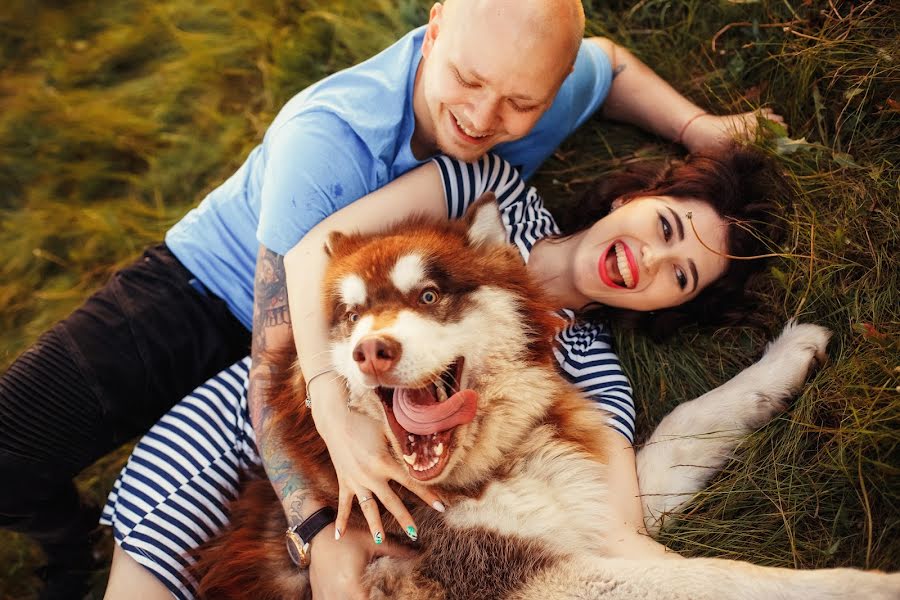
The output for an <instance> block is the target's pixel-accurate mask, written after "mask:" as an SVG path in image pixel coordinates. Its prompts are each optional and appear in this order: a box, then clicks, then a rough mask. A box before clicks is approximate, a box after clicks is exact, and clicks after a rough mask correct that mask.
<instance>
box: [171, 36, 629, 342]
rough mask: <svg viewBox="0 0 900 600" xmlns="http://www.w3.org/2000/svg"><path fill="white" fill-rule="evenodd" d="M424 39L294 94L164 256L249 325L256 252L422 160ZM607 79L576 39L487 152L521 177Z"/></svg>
mask: <svg viewBox="0 0 900 600" xmlns="http://www.w3.org/2000/svg"><path fill="white" fill-rule="evenodd" d="M424 32H425V28H424V27H420V28H418V29H415V30H413V31H411V32H410V33H408V34H406V35H405V36H403V37H402V38H401V39H400V40H399V41H397V42H396V43H395V44H393V45H392V46H390V47H389V48H387V49H385V50H384V51H382V52H381V53H379V54H377V55H376V56H374V57H372V58H370V59H369V60H367V61H365V62H363V63H360V64H358V65H356V66H354V67H351V68H349V69H345V70H343V71H340V72H338V73H335V74H334V75H331V76H330V77H327V78H326V79H323V80H322V81H320V82H318V83H316V84H314V85H311V86H310V87H308V88H306V89H305V90H303V91H302V92H300V93H299V94H297V95H296V96H294V97H293V98H292V99H291V100H290V101H289V102H288V103H287V104H285V106H284V107H283V108H282V109H281V112H279V113H278V116H277V117H275V120H274V121H273V123H272V125H271V126H270V127H269V129H268V131H267V132H266V134H265V136H264V138H263V141H262V144H260V145H259V146H257V147H256V148H254V149H253V151H252V152H250V155H249V156H248V157H247V160H246V161H245V162H244V164H243V165H242V166H241V167H240V168H239V169H238V170H237V172H235V173H234V174H233V175H232V176H231V177H230V178H228V179H227V180H226V181H225V182H224V183H223V184H222V185H221V186H219V187H218V188H216V189H215V190H213V191H212V192H211V193H210V194H209V195H208V196H207V197H206V198H205V199H204V200H203V202H201V203H200V205H199V206H198V207H197V208H195V209H194V210H192V211H190V212H189V213H188V214H187V215H185V217H184V218H183V219H182V220H181V221H179V222H178V223H177V224H176V225H175V226H174V227H173V228H172V229H170V230H169V232H168V233H167V234H166V244H167V245H168V246H169V248H170V249H171V250H172V252H173V253H174V254H175V256H176V257H177V258H178V259H179V260H180V261H181V262H182V263H183V264H184V265H185V266H186V267H187V268H188V269H189V270H190V271H191V272H192V273H193V274H194V275H195V276H196V277H197V278H198V279H199V280H200V281H202V282H203V284H204V285H206V287H207V288H209V290H210V291H212V292H213V293H214V294H216V295H217V296H219V297H220V298H222V299H224V300H225V302H226V303H227V304H228V307H229V308H230V309H231V311H232V312H233V313H234V314H235V316H237V318H238V319H239V320H240V321H241V322H242V323H243V324H244V325H246V326H247V328H248V329H249V328H250V327H251V326H252V315H253V276H254V270H255V267H256V254H257V251H258V249H259V244H262V245H264V246H265V247H266V248H268V249H270V250H272V251H273V252H277V253H278V254H282V255H283V254H286V253H287V252H288V250H290V249H291V248H292V247H294V245H296V244H297V242H299V241H300V239H301V238H302V237H303V236H304V235H306V232H308V231H309V230H310V229H312V228H313V227H315V226H316V224H318V223H319V222H320V221H322V220H323V219H325V218H326V217H327V216H329V215H330V214H332V213H334V212H336V211H338V210H339V209H341V208H343V207H345V206H347V205H348V204H350V203H351V202H353V201H354V200H357V199H358V198H361V197H362V196H365V195H366V194H368V193H370V192H372V191H374V190H376V189H378V188H380V187H381V186H383V185H384V184H386V183H388V182H389V181H391V180H393V179H395V178H396V177H399V176H400V175H402V174H403V173H406V172H407V171H409V170H410V169H412V168H413V167H416V166H418V165H420V164H422V163H424V162H425V161H426V160H427V158H426V159H423V160H417V159H416V158H415V157H414V156H413V154H412V150H411V148H410V140H411V139H412V134H413V129H414V127H415V116H414V113H413V108H412V94H413V84H414V82H415V77H416V69H417V67H418V65H419V60H420V59H421V46H422V38H423V36H424ZM611 83H612V69H611V66H610V62H609V59H608V58H607V56H606V54H605V53H604V52H603V50H602V49H600V47H599V46H597V45H596V44H593V43H590V42H583V43H582V44H581V49H580V51H579V53H578V58H577V60H576V62H575V70H574V72H573V73H571V74H570V75H569V77H568V78H566V80H565V82H564V83H563V85H562V88H561V89H560V91H559V93H558V95H557V97H556V99H555V100H554V102H553V105H552V106H551V107H550V108H549V109H548V110H547V112H546V113H544V115H543V116H542V117H541V119H540V120H539V121H538V123H537V124H536V125H535V127H534V129H533V130H532V132H531V133H530V134H529V135H528V136H526V137H524V138H523V139H521V140H517V141H515V142H508V143H505V144H501V145H499V146H497V147H496V148H495V149H494V151H495V152H496V153H497V154H499V155H500V156H502V157H503V158H505V159H506V160H508V161H509V162H510V163H511V164H513V165H515V166H516V167H518V168H519V170H520V172H521V173H522V174H523V176H524V177H525V178H526V179H527V178H529V177H531V176H532V175H533V174H534V172H535V170H537V168H538V166H540V164H541V163H542V162H543V161H544V160H545V159H546V158H547V157H548V156H550V154H551V153H552V152H553V151H554V150H555V149H556V148H557V147H558V146H559V145H560V144H561V143H562V141H563V140H564V139H565V138H566V137H568V135H569V134H570V133H572V132H573V131H574V130H575V129H576V128H578V127H579V126H580V125H581V124H582V123H583V122H584V121H585V120H586V119H587V118H588V117H589V116H590V115H591V114H593V113H594V111H595V110H596V109H597V108H598V107H599V106H600V104H601V103H602V102H603V100H604V98H606V94H607V93H608V92H609V87H610V85H611Z"/></svg>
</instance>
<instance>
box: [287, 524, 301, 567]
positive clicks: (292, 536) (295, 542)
mask: <svg viewBox="0 0 900 600" xmlns="http://www.w3.org/2000/svg"><path fill="white" fill-rule="evenodd" d="M285 544H286V545H287V551H288V556H290V557H291V560H292V561H294V564H295V565H297V566H298V567H302V566H304V565H303V563H304V559H305V558H306V556H305V555H306V553H305V552H304V551H303V540H301V539H300V536H299V535H297V534H296V533H294V532H293V531H289V532H288V533H287V535H286V536H285Z"/></svg>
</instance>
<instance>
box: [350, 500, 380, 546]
mask: <svg viewBox="0 0 900 600" xmlns="http://www.w3.org/2000/svg"><path fill="white" fill-rule="evenodd" d="M356 499H357V501H358V502H359V507H360V508H361V509H362V513H363V516H364V517H365V518H366V522H367V523H368V524H369V531H370V532H371V533H372V539H373V540H375V543H376V544H381V543H383V542H384V525H382V523H381V511H379V510H378V501H377V500H376V499H375V494H374V493H373V492H370V491H369V490H365V489H360V490H359V491H358V492H357V493H356Z"/></svg>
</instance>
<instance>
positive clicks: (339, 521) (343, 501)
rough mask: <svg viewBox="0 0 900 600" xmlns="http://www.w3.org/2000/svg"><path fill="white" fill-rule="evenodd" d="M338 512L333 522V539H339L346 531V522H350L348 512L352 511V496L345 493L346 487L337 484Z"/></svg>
mask: <svg viewBox="0 0 900 600" xmlns="http://www.w3.org/2000/svg"><path fill="white" fill-rule="evenodd" d="M338 487H339V490H340V491H339V492H338V510H337V518H336V519H335V520H334V539H336V540H339V539H341V535H342V534H343V533H344V532H345V531H347V521H349V520H350V511H351V510H352V509H353V494H351V493H350V492H348V491H347V486H346V485H344V484H343V483H339V484H338Z"/></svg>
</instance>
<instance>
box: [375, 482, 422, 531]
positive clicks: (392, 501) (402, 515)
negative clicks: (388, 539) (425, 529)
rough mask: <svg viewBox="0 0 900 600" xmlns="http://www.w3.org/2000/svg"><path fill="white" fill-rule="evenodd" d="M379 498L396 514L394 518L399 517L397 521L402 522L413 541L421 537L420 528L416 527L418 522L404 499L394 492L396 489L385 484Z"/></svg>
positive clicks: (390, 511) (404, 529)
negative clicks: (407, 507) (404, 503)
mask: <svg viewBox="0 0 900 600" xmlns="http://www.w3.org/2000/svg"><path fill="white" fill-rule="evenodd" d="M378 499H379V500H381V503H382V504H383V505H384V508H385V509H386V510H387V511H388V512H389V513H391V514H392V515H394V518H395V519H397V523H399V524H400V527H402V528H403V531H404V532H406V535H407V536H408V537H409V539H411V540H413V541H415V540H417V539H419V530H418V528H417V527H416V522H415V521H414V520H413V518H412V515H411V514H409V511H408V510H406V506H404V505H403V501H402V500H401V499H400V497H399V496H398V495H397V494H395V493H394V490H392V489H391V488H390V486H388V485H385V486H384V487H383V488H382V489H380V490H378Z"/></svg>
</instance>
